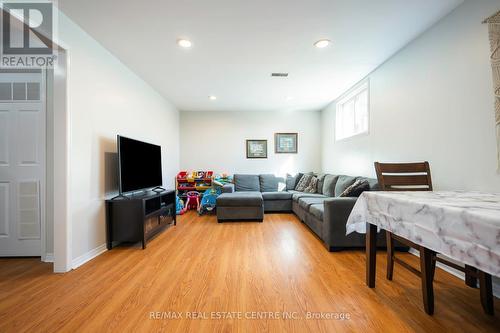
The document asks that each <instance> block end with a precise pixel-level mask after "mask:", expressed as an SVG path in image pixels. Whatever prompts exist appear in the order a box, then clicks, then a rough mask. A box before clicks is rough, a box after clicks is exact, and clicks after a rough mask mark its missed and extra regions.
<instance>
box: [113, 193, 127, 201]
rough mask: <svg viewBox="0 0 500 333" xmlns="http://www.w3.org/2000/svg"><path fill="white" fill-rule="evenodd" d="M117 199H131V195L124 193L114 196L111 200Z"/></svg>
mask: <svg viewBox="0 0 500 333" xmlns="http://www.w3.org/2000/svg"><path fill="white" fill-rule="evenodd" d="M117 199H125V200H130V198H129V197H127V196H126V195H123V194H119V195H117V196H116V197H112V198H111V199H109V200H117Z"/></svg>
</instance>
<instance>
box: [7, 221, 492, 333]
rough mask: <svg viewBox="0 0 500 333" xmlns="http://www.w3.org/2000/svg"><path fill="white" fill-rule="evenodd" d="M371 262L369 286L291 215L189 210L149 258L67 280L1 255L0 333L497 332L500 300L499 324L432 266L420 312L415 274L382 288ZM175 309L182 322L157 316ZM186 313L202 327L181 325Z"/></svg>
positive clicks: (126, 252) (110, 261)
mask: <svg viewBox="0 0 500 333" xmlns="http://www.w3.org/2000/svg"><path fill="white" fill-rule="evenodd" d="M402 257H404V258H405V260H407V261H410V262H412V263H413V264H415V265H416V264H417V260H418V259H417V258H415V257H413V256H412V255H410V254H405V255H403V256H402ZM377 260H378V265H379V269H378V271H377V287H376V288H375V289H369V288H367V287H366V285H365V256H364V252H362V251H344V252H336V253H329V252H327V251H326V250H325V248H324V247H323V246H322V244H321V243H320V241H319V240H318V239H317V238H316V237H315V236H313V234H312V232H310V231H309V230H308V229H307V227H306V226H305V225H303V224H301V223H300V222H299V221H298V220H297V218H296V217H295V216H293V215H291V214H271V215H269V214H268V215H266V217H265V221H264V223H225V224H217V223H216V219H215V217H213V216H205V217H198V216H197V215H196V214H194V213H189V214H187V215H184V216H182V217H180V218H179V220H178V224H177V226H176V227H172V228H170V229H169V230H167V231H166V232H164V233H163V234H161V235H160V236H158V237H157V238H156V239H155V240H153V241H151V242H150V243H149V244H148V247H147V249H146V250H141V249H140V246H139V245H136V246H133V247H117V248H115V249H113V250H111V251H108V252H106V253H104V254H103V255H101V256H99V257H97V258H96V259H94V260H92V261H91V262H89V263H87V264H85V265H84V266H82V267H80V268H78V269H77V270H75V271H72V272H69V273H67V274H59V275H58V274H52V273H51V270H52V267H51V265H50V264H44V263H40V262H37V260H35V259H0V332H37V331H44V332H45V331H47V332H55V331H66V332H77V331H81V332H106V331H116V332H122V331H135V332H139V331H155V332H159V331H164V332H172V331H181V332H183V331H192V332H205V331H207V332H212V331H214V332H233V331H243V332H282V331H287V332H306V331H314V332H333V331H335V332H337V331H358V332H359V331H366V332H373V331H379V332H405V331H419V332H424V331H425V332H437V331H462V332H472V331H481V332H488V331H491V332H493V331H497V332H498V331H499V329H500V319H499V313H500V302H499V301H498V300H495V308H496V312H497V315H496V317H489V316H487V315H485V314H484V313H483V311H482V308H481V305H480V302H479V291H478V290H477V289H471V288H468V287H466V286H465V284H464V282H463V281H461V280H459V279H457V278H456V277H454V276H452V275H450V274H448V273H446V272H444V271H442V270H440V269H438V270H437V272H436V281H435V298H436V304H435V314H434V316H428V315H426V314H425V312H424V310H423V305H422V297H421V294H420V282H419V280H418V277H416V276H414V275H413V274H411V273H410V272H408V271H407V270H404V269H401V267H398V266H397V265H396V267H395V270H396V271H397V273H396V274H395V275H394V280H393V281H392V282H390V281H387V280H386V279H385V253H379V255H378V257H377ZM151 312H159V314H157V316H163V318H161V319H152V318H151ZM174 312H175V313H177V312H179V313H180V314H179V315H180V316H182V318H177V319H176V318H171V319H167V318H165V317H166V316H167V315H169V314H170V315H171V317H173V316H174V315H173V313H174ZM212 312H218V313H215V314H212ZM227 312H240V313H241V316H242V319H237V318H234V317H237V316H238V315H239V314H238V313H233V314H232V316H233V318H227V317H228V314H227ZM265 312H272V313H275V312H278V314H273V317H274V318H269V317H271V315H270V314H268V313H267V314H266V313H265ZM308 312H314V313H323V314H324V315H328V314H329V315H330V316H335V315H339V316H340V315H342V314H343V315H344V316H348V318H344V319H343V320H341V319H308V318H307V313H308ZM193 313H196V314H198V315H199V316H200V315H204V316H206V317H208V319H202V318H198V319H193V318H187V316H188V315H191V317H193V316H194V314H193ZM283 313H285V315H286V314H288V316H290V317H292V318H294V319H284V318H283ZM265 315H267V317H268V318H263V319H254V317H257V316H261V317H262V316H265ZM212 316H213V317H212ZM223 316H226V318H225V319H217V317H223Z"/></svg>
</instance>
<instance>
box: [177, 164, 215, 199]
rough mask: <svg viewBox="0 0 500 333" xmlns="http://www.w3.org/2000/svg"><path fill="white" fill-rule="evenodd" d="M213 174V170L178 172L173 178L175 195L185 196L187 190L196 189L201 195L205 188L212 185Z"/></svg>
mask: <svg viewBox="0 0 500 333" xmlns="http://www.w3.org/2000/svg"><path fill="white" fill-rule="evenodd" d="M213 175H214V173H213V171H193V172H187V171H181V172H179V173H178V174H177V177H176V179H175V187H176V189H177V195H178V196H179V197H180V198H185V197H186V194H187V192H189V191H198V192H200V197H201V196H202V195H203V192H204V191H205V190H208V189H209V188H211V187H212V182H213Z"/></svg>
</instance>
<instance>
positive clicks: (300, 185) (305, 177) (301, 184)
mask: <svg viewBox="0 0 500 333" xmlns="http://www.w3.org/2000/svg"><path fill="white" fill-rule="evenodd" d="M312 177H313V175H303V176H302V178H300V180H299V182H298V184H297V186H295V191H299V192H304V190H305V189H306V187H307V186H308V185H309V182H310V181H311V179H312Z"/></svg>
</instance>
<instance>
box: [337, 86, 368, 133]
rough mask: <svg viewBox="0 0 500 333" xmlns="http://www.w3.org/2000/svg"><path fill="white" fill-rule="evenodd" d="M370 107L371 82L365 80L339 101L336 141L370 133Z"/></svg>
mask: <svg viewBox="0 0 500 333" xmlns="http://www.w3.org/2000/svg"><path fill="white" fill-rule="evenodd" d="M369 108H370V102H369V82H368V81H364V82H363V83H361V84H359V85H357V86H356V87H354V88H353V89H351V90H350V91H348V92H347V93H346V94H345V95H344V96H343V97H341V99H340V100H339V101H338V102H337V110H336V112H335V141H339V140H344V139H347V138H350V137H353V136H356V135H360V134H365V133H368V119H369V117H368V116H369Z"/></svg>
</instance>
